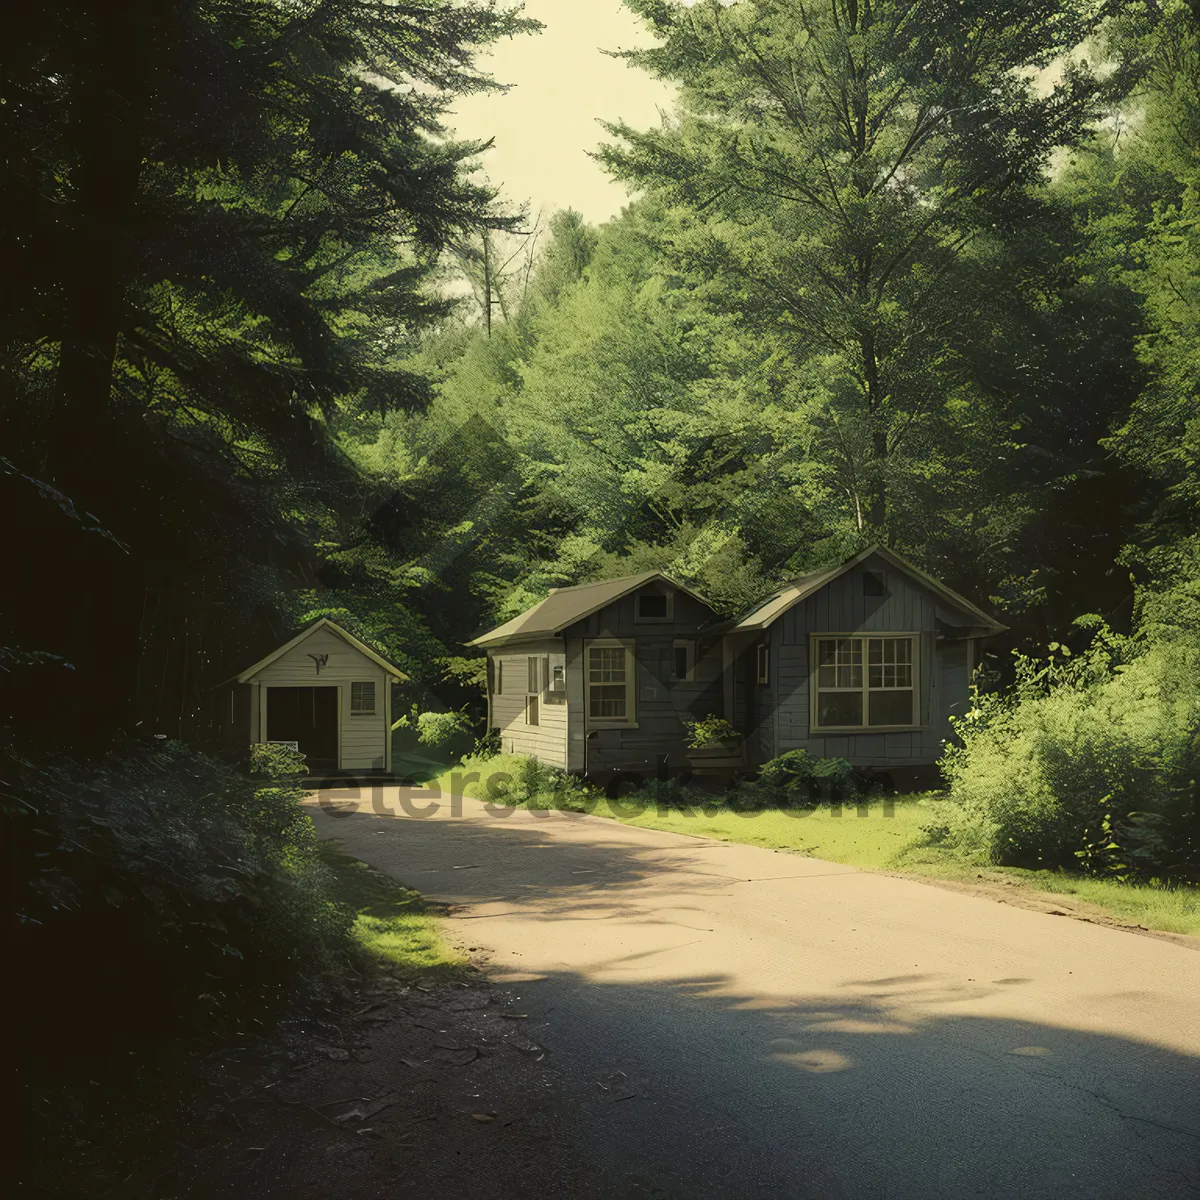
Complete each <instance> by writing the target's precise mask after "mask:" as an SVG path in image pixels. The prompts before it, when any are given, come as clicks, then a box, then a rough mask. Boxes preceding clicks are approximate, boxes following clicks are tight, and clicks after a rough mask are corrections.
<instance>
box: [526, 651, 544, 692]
mask: <svg viewBox="0 0 1200 1200" xmlns="http://www.w3.org/2000/svg"><path fill="white" fill-rule="evenodd" d="M539 666H540V663H539V662H538V660H537V659H536V658H531V659H530V660H529V682H528V684H527V685H526V687H525V690H526V691H527V692H540V691H541V690H542V685H541V678H540V676H541V671H540V670H539Z"/></svg>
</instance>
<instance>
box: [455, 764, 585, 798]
mask: <svg viewBox="0 0 1200 1200" xmlns="http://www.w3.org/2000/svg"><path fill="white" fill-rule="evenodd" d="M463 765H464V766H465V767H467V768H468V769H469V768H470V766H471V765H472V764H471V763H470V762H469V761H468V762H466V763H464V764H463ZM493 765H494V764H493ZM501 765H503V766H508V765H509V763H507V762H505V763H502V764H501ZM513 765H514V770H513V771H511V772H509V771H503V770H502V771H495V770H491V771H489V772H488V773H486V774H485V776H484V778H485V780H486V798H487V799H488V800H489V801H490V802H491V803H493V804H503V805H506V806H511V807H513V808H518V807H523V808H547V809H548V808H562V809H571V810H575V811H582V810H583V809H584V808H586V807H587V806H588V804H589V802H590V797H591V792H590V790H589V788H588V787H587V785H586V784H585V783H584V782H583V781H582V780H581V779H579V778H578V776H575V775H572V774H570V773H569V772H567V771H564V770H562V768H561V767H551V766H547V765H546V764H545V763H543V762H539V761H538V760H537V759H536V758H527V757H525V756H520V757H518V758H517V759H516V760H515V763H514V764H513Z"/></svg>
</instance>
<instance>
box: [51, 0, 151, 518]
mask: <svg viewBox="0 0 1200 1200" xmlns="http://www.w3.org/2000/svg"><path fill="white" fill-rule="evenodd" d="M156 8H159V9H160V11H161V6H156V5H155V4H153V3H150V2H148V0H133V2H129V0H126V2H124V3H122V2H121V0H117V2H115V3H114V2H113V0H96V2H95V3H94V4H92V5H91V6H89V9H90V10H89V9H84V10H82V11H77V14H76V16H77V19H76V20H75V21H74V23H73V26H72V28H71V31H70V34H69V37H70V51H71V57H72V62H71V68H70V70H71V75H72V78H71V79H70V81H69V82H70V85H71V87H72V97H71V104H72V111H71V117H70V120H71V125H70V129H69V131H68V139H67V140H68V143H69V144H70V146H71V149H72V151H73V152H74V154H75V156H76V162H77V163H78V166H77V169H76V171H75V175H74V179H73V183H74V189H73V190H74V193H75V200H74V203H73V205H72V208H71V211H70V213H69V215H68V218H67V222H66V224H67V229H66V231H65V233H64V236H63V240H62V243H61V246H60V262H59V275H60V278H61V280H62V286H63V325H62V339H61V357H60V361H59V368H58V380H57V401H58V403H57V425H58V432H59V437H58V457H59V462H58V463H57V469H56V474H57V475H58V477H59V478H61V479H62V480H63V482H64V484H65V485H66V486H67V488H68V490H70V491H72V492H73V494H74V495H75V498H76V499H77V501H78V502H79V503H80V504H81V505H82V506H83V507H84V508H87V509H89V510H90V511H98V510H99V509H101V508H102V507H103V504H102V499H103V491H104V487H103V485H104V479H105V475H106V461H105V458H106V456H105V446H106V444H108V443H109V442H110V441H111V439H112V437H113V432H114V431H113V427H112V425H113V423H112V414H111V408H110V405H111V394H112V378H113V362H114V359H115V357H116V352H117V341H118V338H119V335H120V331H121V328H122V324H123V322H124V318H125V312H124V309H125V289H126V285H127V282H128V279H129V277H130V273H131V269H132V268H133V266H134V264H135V262H136V259H137V256H138V247H137V233H136V221H137V209H138V185H139V179H140V175H141V162H142V153H143V145H142V143H143V130H144V127H145V121H146V112H147V109H148V107H149V105H150V104H151V96H150V87H149V82H150V73H151V71H152V69H153V65H152V64H153V60H155V58H156V56H157V53H158V50H159V46H158V42H159V39H158V38H157V37H156V36H154V34H155V32H156V26H157V25H158V24H159V23H160V20H161V18H160V16H159V15H158V13H156V11H155V10H156Z"/></svg>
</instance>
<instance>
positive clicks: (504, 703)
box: [489, 638, 568, 768]
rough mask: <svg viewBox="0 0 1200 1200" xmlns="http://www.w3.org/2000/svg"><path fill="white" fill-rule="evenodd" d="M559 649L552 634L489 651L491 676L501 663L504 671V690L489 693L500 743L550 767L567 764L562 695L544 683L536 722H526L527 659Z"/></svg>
mask: <svg viewBox="0 0 1200 1200" xmlns="http://www.w3.org/2000/svg"><path fill="white" fill-rule="evenodd" d="M562 652H563V643H562V640H561V639H559V638H551V639H542V640H539V641H531V642H521V643H517V644H515V645H512V646H505V647H503V648H502V649H500V650H495V651H492V652H491V653H490V655H489V657H490V658H491V660H492V674H491V677H492V679H493V680H494V679H495V678H496V672H497V670H498V669H501V664H502V669H503V673H504V678H503V687H504V690H503V691H502V692H500V693H499V694H497V693H496V692H495V690H493V691H492V693H491V712H492V728H493V729H498V730H499V732H500V747H501V749H502V750H503V751H504V753H506V754H524V755H528V756H529V757H530V758H536V759H537V760H538V761H539V762H543V763H545V764H546V765H547V766H550V767H564V768H565V767H566V766H567V734H568V727H567V703H566V698H565V696H562V695H552V694H550V693H548V692H547V691H546V690H545V688H544V687H543V690H542V691H541V692H539V694H538V722H539V723H538V724H537V725H527V724H526V723H525V699H526V696H527V695H528V694H529V693H528V692H526V690H525V689H526V688H527V686H528V683H527V680H528V668H529V659H530V658H549V657H554V656H559V655H561V654H562ZM542 682H543V684H544V682H545V681H544V680H543V681H542Z"/></svg>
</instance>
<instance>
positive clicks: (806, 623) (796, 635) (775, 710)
mask: <svg viewBox="0 0 1200 1200" xmlns="http://www.w3.org/2000/svg"><path fill="white" fill-rule="evenodd" d="M1005 628H1006V627H1005V626H1004V625H1002V624H1000V622H999V621H997V620H995V619H994V618H993V617H991V616H989V615H988V614H987V613H985V612H983V611H982V610H981V609H979V608H977V607H976V606H975V605H974V604H972V603H971V602H970V601H969V600H967V599H965V598H964V597H963V596H960V595H959V594H958V593H957V592H954V591H951V589H950V588H948V587H946V585H945V584H943V583H941V582H939V581H938V580H937V579H934V578H933V577H932V576H931V575H927V574H926V573H925V572H924V571H921V570H920V569H919V568H917V567H915V566H914V565H913V564H912V563H910V562H908V561H907V560H906V559H904V558H901V556H900V555H899V554H896V553H895V552H894V551H891V550H888V549H887V548H886V547H884V546H871V547H870V548H868V549H866V550H864V551H862V552H861V553H860V554H856V555H854V556H853V557H852V558H849V559H847V560H846V561H845V562H843V563H841V564H839V565H838V566H836V567H829V568H826V569H825V570H822V571H813V572H812V573H811V574H808V575H803V576H801V577H800V578H798V579H794V580H791V581H790V582H788V583H786V584H784V585H783V586H781V587H779V588H777V589H776V590H775V591H773V592H772V593H771V594H770V595H769V596H767V597H766V598H765V599H763V600H762V601H761V602H760V603H759V604H757V605H756V606H755V607H753V608H752V609H751V610H750V611H749V612H746V613H744V614H742V615H741V616H740V617H739V618H737V619H736V620H734V621H731V622H728V623H727V624H726V625H723V626H722V627H721V630H722V634H723V638H724V646H725V659H724V661H725V670H724V673H723V685H724V686H723V701H724V712H725V713H726V719H727V720H728V721H729V722H730V723H731V724H732V725H733V726H734V727H735V728H736V729H738V730H740V731H741V732H742V733H744V735H745V738H746V746H745V750H746V759H747V765H749V766H756V765H758V764H760V763H763V762H766V761H768V760H769V759H772V758H775V757H777V756H778V755H780V754H783V753H784V752H785V751H788V750H807V751H808V752H809V753H810V754H812V755H813V756H814V757H818V758H824V757H830V758H833V757H836V758H845V759H848V760H849V761H850V762H851V763H853V764H854V765H855V766H857V767H870V768H876V769H880V770H885V771H886V770H894V769H895V768H908V767H925V766H931V765H932V764H934V763H935V762H936V761H937V760H938V759H939V758H940V757H941V754H942V750H943V748H944V746H943V742H944V741H945V739H947V738H949V737H950V736H951V726H950V717H951V716H952V715H962V714H963V713H965V712H966V709H967V703H968V700H969V681H970V675H971V672H972V671H973V669H974V667H975V665H976V663H977V662H978V658H979V652H980V646H981V645H982V643H983V641H984V640H985V639H986V638H988V637H991V636H992V635H994V634H997V633H1001V632H1003V631H1004V629H1005Z"/></svg>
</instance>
